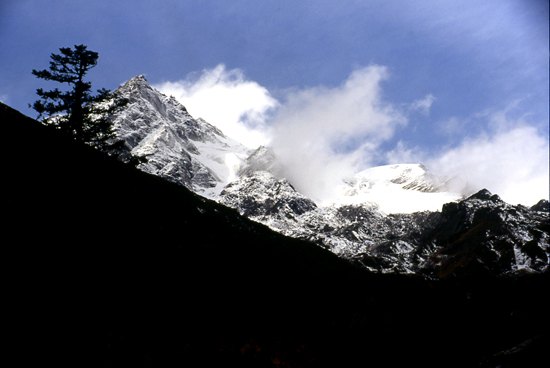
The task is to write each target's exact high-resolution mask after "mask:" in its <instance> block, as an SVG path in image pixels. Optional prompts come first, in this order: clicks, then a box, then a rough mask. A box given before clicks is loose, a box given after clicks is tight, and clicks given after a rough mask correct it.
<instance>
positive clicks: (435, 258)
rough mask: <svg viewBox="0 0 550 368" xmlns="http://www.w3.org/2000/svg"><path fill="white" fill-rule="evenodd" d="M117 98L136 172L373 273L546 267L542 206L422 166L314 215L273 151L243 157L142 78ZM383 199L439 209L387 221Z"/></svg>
mask: <svg viewBox="0 0 550 368" xmlns="http://www.w3.org/2000/svg"><path fill="white" fill-rule="evenodd" d="M118 92H119V93H120V95H121V96H122V97H124V98H127V99H128V100H129V101H130V103H129V104H128V105H127V107H126V109H125V110H124V111H123V112H122V113H121V114H119V115H117V116H116V117H115V120H114V121H115V125H116V129H117V132H118V134H119V137H121V138H122V139H124V141H125V142H126V147H127V149H128V152H129V153H130V154H132V155H136V156H145V157H147V158H148V162H147V163H146V164H143V165H141V166H140V168H141V169H142V170H143V171H146V172H149V173H152V174H155V175H158V176H161V177H163V178H166V179H168V180H170V181H173V182H176V183H178V184H181V185H184V186H186V187H187V188H189V189H191V190H192V191H194V192H196V193H198V194H201V195H203V196H205V197H208V198H211V199H215V200H217V201H218V202H220V203H222V204H224V205H226V206H229V207H233V208H235V209H237V210H238V211H239V212H240V213H241V214H242V215H245V216H246V217H248V218H250V219H252V220H255V221H258V222H261V223H263V224H266V225H268V226H269V227H271V228H272V229H274V230H276V231H278V232H280V233H282V234H284V235H287V236H291V237H294V238H299V239H303V240H308V241H311V242H314V243H315V244H317V245H319V246H321V247H323V248H326V249H329V250H331V251H332V252H334V253H336V254H338V255H339V256H341V257H344V258H347V259H349V260H351V261H352V262H355V263H357V264H359V265H361V266H362V267H365V268H367V269H369V270H371V271H377V272H382V273H407V274H415V273H421V274H424V275H428V276H434V277H447V276H452V275H456V274H468V273H471V272H492V273H494V274H498V275H509V274H517V273H520V272H524V273H525V272H535V273H539V272H546V271H547V270H548V268H549V259H550V250H549V246H548V243H549V237H548V233H549V229H548V205H547V202H546V205H545V204H544V203H542V202H541V204H539V206H538V207H536V208H535V207H533V208H532V209H527V208H525V207H523V206H512V205H509V204H506V203H504V202H503V201H502V200H500V199H499V198H498V196H493V195H491V194H490V193H488V192H487V191H484V190H482V191H480V192H478V193H477V194H474V195H472V196H470V197H468V198H461V197H460V195H458V194H456V193H454V192H452V191H450V189H449V188H450V187H451V186H452V185H451V184H453V183H450V181H448V180H446V179H444V178H440V177H438V176H436V175H433V174H432V173H430V172H429V171H428V170H427V169H426V168H425V167H424V166H423V165H421V164H420V165H390V166H385V167H378V168H372V169H369V170H366V171H364V172H361V173H359V174H357V176H356V177H354V178H352V179H350V180H348V181H346V182H344V183H342V187H341V190H342V193H343V195H342V196H341V200H340V201H339V202H335V203H333V204H330V205H324V206H319V205H317V204H316V203H315V202H313V201H312V200H311V199H309V198H307V197H306V196H304V195H302V194H301V193H299V192H297V191H296V190H295V188H294V187H293V186H292V184H291V183H290V182H289V181H288V180H286V179H285V178H280V177H277V175H276V172H277V170H276V168H277V167H276V165H277V162H276V155H275V153H274V152H273V150H272V149H270V148H268V147H259V148H257V149H255V150H253V149H250V148H248V147H245V146H243V145H241V144H239V143H238V142H236V141H234V140H232V139H231V138H229V137H226V136H225V135H224V134H223V132H221V131H220V130H219V129H217V128H215V127H214V126H212V125H210V124H208V123H207V122H205V121H204V120H202V119H200V118H199V119H194V118H193V117H191V115H189V113H188V112H187V110H186V109H185V107H183V106H182V105H181V104H179V103H178V102H177V101H176V100H175V99H174V98H173V97H170V98H169V97H166V96H164V95H162V94H161V93H160V92H158V91H156V90H154V89H153V88H152V87H151V86H150V85H149V84H148V83H147V81H146V80H145V78H144V77H143V76H138V77H135V78H133V79H132V80H130V81H129V82H127V83H126V84H125V85H124V86H122V87H121V88H120V89H119V90H118ZM388 194H390V195H391V196H388ZM382 198H391V203H390V204H391V205H393V206H396V205H397V207H398V208H406V206H407V205H409V206H410V205H411V204H412V205H413V207H412V208H413V209H414V205H415V203H419V202H422V203H423V204H425V203H427V202H430V201H431V202H430V206H431V207H429V208H430V209H441V210H440V211H439V210H431V211H420V212H415V211H412V210H410V211H406V212H409V213H389V214H388V213H384V212H382V211H380V210H381V209H382V210H383V209H384V208H388V207H387V204H385V203H382V202H380V201H381V200H382ZM376 201H378V202H379V203H377V202H376ZM444 203H448V204H445V205H443V204H444ZM442 205H443V207H442ZM541 209H542V211H541ZM456 265H460V267H458V266H456Z"/></svg>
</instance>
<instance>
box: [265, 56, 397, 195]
mask: <svg viewBox="0 0 550 368" xmlns="http://www.w3.org/2000/svg"><path fill="white" fill-rule="evenodd" d="M386 78H387V71H386V68H384V67H382V66H377V65H371V66H368V67H366V68H362V69H358V70H356V71H354V72H353V73H352V74H351V75H350V76H349V78H348V79H347V80H346V81H344V82H343V83H342V84H341V85H340V86H338V87H335V88H326V87H314V88H309V89H305V90H301V91H295V92H292V93H290V94H288V96H287V98H286V101H285V102H284V103H283V104H282V105H281V106H280V108H279V110H278V111H277V114H276V115H275V117H274V120H273V123H272V124H271V125H270V128H271V129H270V136H271V137H272V145H273V147H274V149H275V152H276V154H277V156H278V157H279V160H280V164H281V176H283V177H286V178H288V179H289V180H290V181H291V182H292V183H293V185H294V186H295V187H296V188H297V189H298V190H299V191H300V192H302V193H304V194H305V195H307V196H309V197H311V198H313V199H314V200H323V199H326V197H327V196H330V195H331V189H333V188H335V186H336V184H339V183H340V182H341V179H342V178H344V177H347V176H349V175H351V174H353V173H354V172H356V171H357V167H358V165H359V164H363V165H365V164H368V163H369V160H370V159H371V157H372V155H373V154H374V152H375V150H376V149H377V147H378V146H379V144H380V143H382V142H383V141H385V140H387V139H389V138H391V137H392V136H393V134H394V131H395V129H396V128H397V127H398V126H400V125H404V124H406V123H407V119H406V118H405V117H404V116H403V114H401V113H400V112H399V111H397V110H396V109H395V108H393V107H392V106H391V105H389V104H386V103H384V102H383V101H381V99H380V82H381V81H383V80H384V79H386Z"/></svg>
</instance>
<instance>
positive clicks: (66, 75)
mask: <svg viewBox="0 0 550 368" xmlns="http://www.w3.org/2000/svg"><path fill="white" fill-rule="evenodd" d="M59 50H60V51H61V54H53V53H52V54H51V56H50V57H51V59H52V61H50V67H49V69H44V70H40V71H38V70H33V71H32V74H33V75H35V76H36V77H38V78H41V79H45V80H51V81H55V82H59V83H66V84H68V85H69V86H70V87H71V89H70V90H68V91H60V90H59V89H58V88H56V89H54V90H51V91H44V90H43V89H42V88H39V89H37V90H36V93H37V94H38V96H40V100H38V101H35V102H34V104H33V105H32V106H31V105H30V104H29V106H30V107H32V108H33V109H35V110H36V111H37V112H38V114H39V115H38V118H39V119H40V118H44V119H43V120H42V122H43V123H44V124H45V125H51V126H54V127H55V128H56V129H59V130H61V131H63V132H65V133H66V134H68V135H69V136H71V137H72V138H73V139H75V140H77V141H81V142H83V143H85V144H87V145H90V146H93V147H95V148H98V149H100V150H102V151H105V152H107V153H108V154H110V155H115V156H119V154H120V153H121V152H120V150H121V149H122V147H123V146H124V142H123V141H121V140H118V139H117V137H116V136H115V134H114V132H113V123H112V121H111V120H110V116H111V115H112V114H113V113H115V112H116V111H117V110H118V109H120V108H122V107H123V106H125V105H126V104H127V103H128V101H127V100H124V99H121V98H118V97H117V96H116V95H115V94H114V93H111V91H109V90H107V89H105V88H102V89H99V90H97V94H96V95H93V94H92V92H91V89H92V83H91V82H85V81H84V76H85V75H86V73H87V72H88V71H89V70H90V69H92V68H94V67H95V66H96V65H97V59H98V53H97V52H94V51H89V50H87V46H84V45H79V46H77V45H75V47H74V50H73V49H71V48H60V49H59ZM134 164H135V163H134Z"/></svg>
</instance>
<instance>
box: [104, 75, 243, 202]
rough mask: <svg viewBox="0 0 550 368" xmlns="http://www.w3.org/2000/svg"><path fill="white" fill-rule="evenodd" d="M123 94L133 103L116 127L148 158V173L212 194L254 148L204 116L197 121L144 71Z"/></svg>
mask: <svg viewBox="0 0 550 368" xmlns="http://www.w3.org/2000/svg"><path fill="white" fill-rule="evenodd" d="M118 92H119V93H120V95H121V97H123V98H126V99H128V100H129V103H128V105H127V107H126V108H125V109H124V111H123V112H121V113H120V114H117V115H116V117H115V119H114V123H115V130H116V132H117V135H118V137H119V138H122V139H123V140H124V141H125V144H126V149H127V151H128V152H129V153H130V154H132V155H134V156H140V157H146V158H147V161H148V162H147V163H145V164H143V165H141V166H140V168H141V169H142V170H143V171H145V172H148V173H151V174H154V175H157V176H160V177H163V178H165V179H168V180H170V181H172V182H175V183H178V184H181V185H184V186H186V187H187V188H189V189H191V190H192V191H194V192H196V193H199V194H201V195H203V196H205V197H210V198H212V197H216V196H217V194H219V192H220V191H221V190H222V188H223V186H225V185H226V184H227V183H228V181H229V180H230V179H232V178H233V177H234V175H235V172H236V171H237V170H238V168H239V166H240V163H241V162H242V161H244V160H245V159H246V158H247V157H248V155H249V153H250V151H251V150H250V149H249V148H247V147H245V146H243V145H241V144H240V143H238V142H236V141H234V140H233V139H231V138H228V137H226V136H225V135H224V134H223V133H222V132H221V131H220V130H219V129H218V128H216V127H214V126H213V125H211V124H209V123H207V122H206V121H204V120H203V119H201V118H198V119H194V118H193V117H192V116H191V115H190V114H189V113H188V112H187V110H186V109H185V107H184V106H183V105H181V104H180V103H179V102H177V101H176V99H175V98H174V97H167V96H165V95H163V94H162V93H160V92H158V91H157V90H155V89H153V88H152V87H151V86H150V85H149V83H148V82H147V80H146V79H145V77H144V76H142V75H139V76H137V77H134V78H132V79H131V80H129V81H128V82H127V83H126V84H124V85H123V86H122V87H120V88H119V89H118Z"/></svg>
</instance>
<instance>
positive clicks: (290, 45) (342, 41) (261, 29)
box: [0, 0, 549, 204]
mask: <svg viewBox="0 0 550 368" xmlns="http://www.w3.org/2000/svg"><path fill="white" fill-rule="evenodd" d="M0 42H1V46H0V100H1V101H2V102H4V103H7V104H8V105H10V106H12V107H14V108H16V109H18V110H20V111H21V112H23V113H25V114H27V115H29V116H32V117H35V115H36V114H35V112H34V111H33V110H31V109H29V108H28V103H32V102H33V101H34V100H36V98H37V97H36V94H35V91H36V89H37V88H41V87H43V88H45V89H48V88H50V87H51V88H54V87H55V86H54V85H51V84H48V83H46V82H44V81H41V80H38V79H36V78H35V77H34V76H33V75H32V74H31V70H32V69H45V68H47V66H48V63H49V56H50V54H51V53H57V52H58V51H59V48H60V47H72V46H73V45H75V44H85V45H87V46H88V48H89V49H90V50H93V51H97V52H99V57H100V58H99V64H98V66H97V67H96V68H95V69H93V70H92V71H91V72H90V73H89V75H88V76H89V80H91V81H92V83H93V87H94V88H101V87H105V88H108V89H112V90H114V89H116V88H117V87H118V86H119V85H120V84H122V83H124V82H125V81H127V80H129V79H130V78H132V77H134V76H136V75H139V74H144V75H145V76H146V78H147V79H148V81H149V83H151V84H152V85H154V86H155V87H156V88H157V89H159V90H161V91H162V92H163V93H166V94H172V95H174V96H175V97H176V98H178V99H180V101H181V102H182V103H183V104H184V105H186V107H187V108H188V109H189V111H190V112H191V113H192V114H193V115H194V116H195V117H199V116H202V117H205V118H206V119H207V120H208V121H209V122H211V123H213V124H215V125H218V126H220V128H221V129H222V130H224V131H225V132H226V133H227V134H230V135H232V136H234V138H236V139H238V140H242V141H244V142H245V143H246V144H249V145H252V146H253V145H255V144H256V143H258V144H260V143H268V144H271V145H273V146H274V147H275V148H276V149H278V153H279V154H280V155H281V156H282V157H283V160H286V161H287V164H288V165H287V166H288V168H289V169H288V172H287V173H286V175H287V176H289V177H291V179H293V180H294V181H295V182H296V183H298V184H297V186H298V187H302V188H303V189H304V191H306V192H307V191H308V190H309V191H311V192H314V189H312V188H313V187H317V188H318V187H320V186H322V184H323V183H327V182H329V181H330V180H329V179H330V178H340V177H341V176H345V175H349V173H351V172H354V171H358V170H361V169H364V168H367V167H370V166H374V165H382V164H390V163H400V162H403V163H409V162H410V163H416V162H423V163H424V164H426V166H428V168H429V169H430V170H431V171H433V172H435V173H436V174H440V175H459V176H460V177H461V178H463V179H464V180H465V181H467V182H468V183H470V185H471V187H475V188H478V187H487V188H488V189H489V190H491V191H492V192H496V193H498V194H500V195H501V196H502V197H503V198H504V199H505V200H508V201H510V202H512V203H524V204H532V203H534V202H536V199H540V198H548V134H549V133H548V119H549V113H548V101H549V92H548V91H549V77H548V68H549V66H548V60H549V46H548V42H549V41H548V1H544V0H498V1H497V0H486V1H470V0H464V1H451V0H449V1H444V0H437V1H436V0H425V1H404V0H401V1H391V0H385V1H379V0H374V1H355V0H347V1H346V0H339V1H322V0H317V1H308V0H305V1H286V0H278V1H270V0H262V1H258V0H256V1H238V0H237V1H227V0H226V1H208V0H203V1H199V0H189V1H155V2H151V1H141V0H135V1H113V0H110V1H103V0H96V1H93V2H92V1H79V0H72V1H61V0H59V1H57V0H49V1H47V0H28V1H25V0H17V1H16V0H3V1H1V2H0ZM336 173H338V175H336ZM314 177H315V178H317V179H312V178H314Z"/></svg>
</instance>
